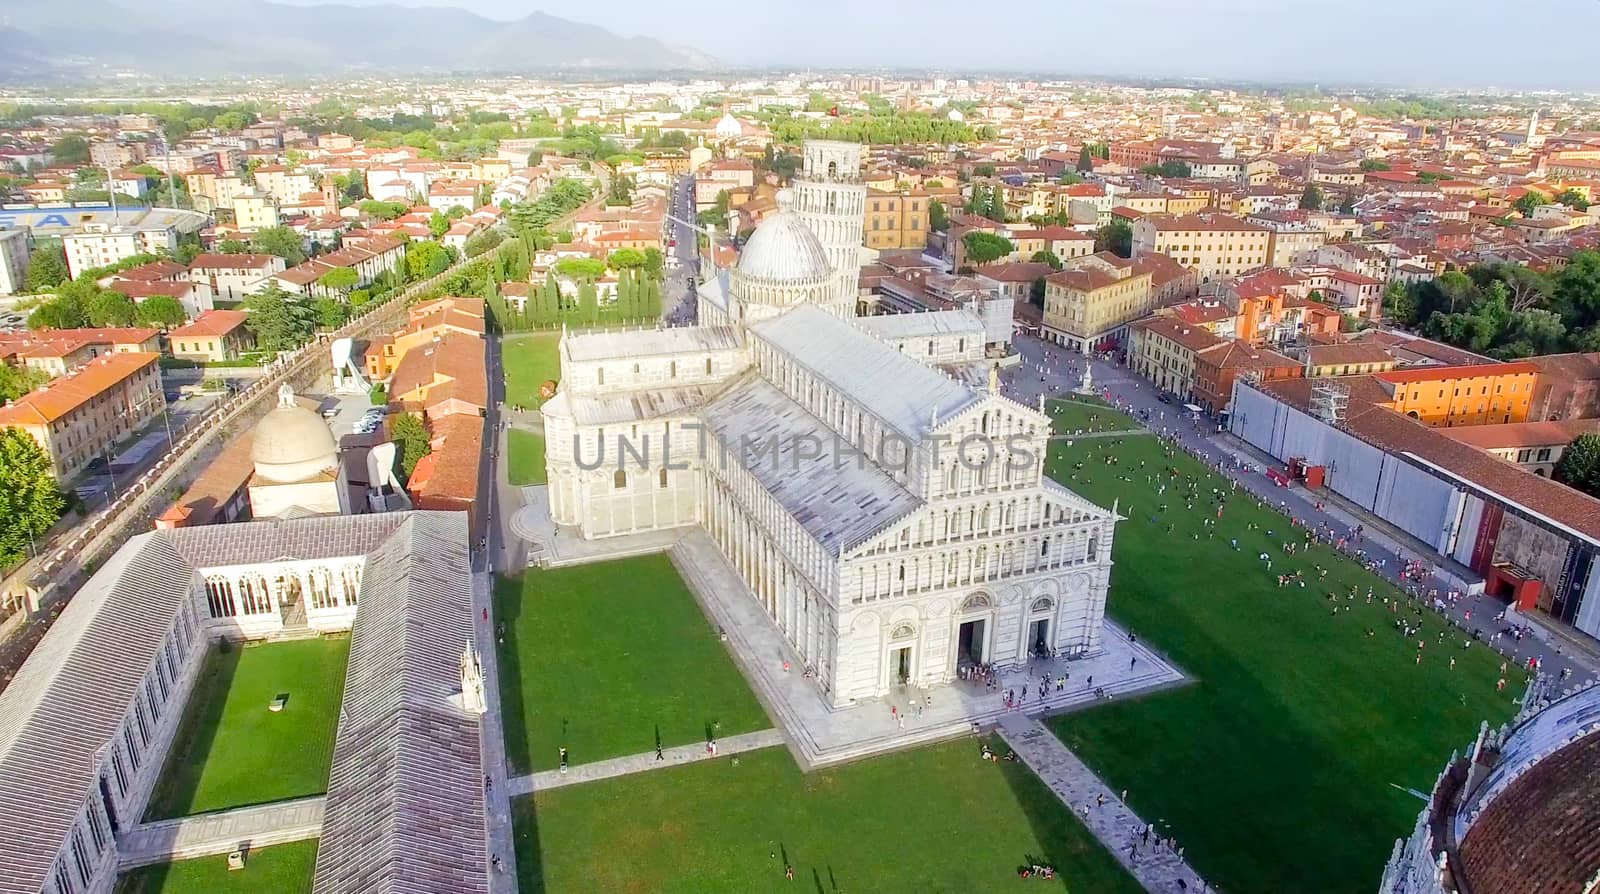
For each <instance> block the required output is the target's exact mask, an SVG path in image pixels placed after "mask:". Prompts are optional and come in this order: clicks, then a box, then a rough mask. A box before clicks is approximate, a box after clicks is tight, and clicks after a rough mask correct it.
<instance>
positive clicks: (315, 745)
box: [145, 636, 350, 820]
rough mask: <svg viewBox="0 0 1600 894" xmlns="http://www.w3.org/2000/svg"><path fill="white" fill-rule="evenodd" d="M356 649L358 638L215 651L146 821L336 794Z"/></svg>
mask: <svg viewBox="0 0 1600 894" xmlns="http://www.w3.org/2000/svg"><path fill="white" fill-rule="evenodd" d="M349 655H350V638H349V637H348V636H344V637H329V638H319V639H304V640H293V641H290V642H281V643H260V644H256V645H249V646H244V647H240V646H239V645H237V644H235V645H232V646H230V647H229V649H228V651H226V652H223V651H221V650H220V649H216V648H213V650H212V652H211V654H210V655H208V656H207V657H206V661H207V664H206V667H205V668H204V669H203V671H202V673H201V676H200V679H199V681H198V682H196V683H195V690H194V694H193V695H192V696H191V698H190V699H189V704H188V706H187V708H186V709H185V711H184V715H183V720H182V723H181V725H180V726H179V728H178V733H177V737H176V738H175V739H174V741H173V746H172V751H171V755H170V756H169V758H168V760H167V765H166V766H165V767H164V768H163V770H162V774H161V780H160V781H159V782H158V783H156V789H155V792H154V793H153V794H152V795H151V798H150V807H149V809H148V810H147V811H146V817H145V818H146V820H157V819H168V818H170V817H174V816H189V815H191V814H195V813H207V812H210V811H213V810H226V809H229V808H233V807H246V806H249V805H252V804H265V803H268V802H271V801H282V800H286V799H289V798H303V797H306V796H308V795H318V794H322V793H323V792H325V791H327V789H328V765H329V762H330V761H331V760H332V757H333V736H334V729H335V726H336V724H337V723H338V717H339V703H340V699H341V696H342V695H343V693H344V670H345V661H346V660H347V659H348V658H349ZM278 693H288V694H289V700H288V702H287V703H286V704H285V705H284V708H283V710H282V711H276V712H275V711H269V710H267V705H268V703H269V702H271V701H272V700H273V698H274V697H275V696H277V694H278Z"/></svg>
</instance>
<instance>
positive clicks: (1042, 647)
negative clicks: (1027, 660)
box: [1028, 618, 1050, 655]
mask: <svg viewBox="0 0 1600 894" xmlns="http://www.w3.org/2000/svg"><path fill="white" fill-rule="evenodd" d="M1031 633H1032V635H1031V636H1029V637H1028V651H1029V652H1030V653H1031V654H1033V655H1048V654H1050V619H1049V618H1040V619H1039V620H1037V621H1034V622H1033V625H1032V629H1031Z"/></svg>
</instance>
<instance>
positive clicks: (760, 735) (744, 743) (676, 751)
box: [506, 729, 783, 796]
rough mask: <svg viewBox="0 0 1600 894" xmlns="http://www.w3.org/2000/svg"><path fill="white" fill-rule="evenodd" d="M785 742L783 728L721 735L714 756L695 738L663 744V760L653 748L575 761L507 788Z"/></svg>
mask: <svg viewBox="0 0 1600 894" xmlns="http://www.w3.org/2000/svg"><path fill="white" fill-rule="evenodd" d="M782 744H783V733H782V732H780V731H779V730H776V729H764V730H761V731H760V732H755V733H744V734H743V735H738V736H729V737H728V738H726V739H718V740H717V753H716V755H714V756H713V755H711V754H709V753H708V752H707V751H706V746H705V743H704V742H696V743H694V744H693V745H679V746H676V747H673V748H663V749H662V750H661V758H662V759H661V760H656V754H655V752H654V751H644V752H640V753H639V754H630V755H628V756H627V757H616V758H612V759H611V760H606V761H595V762H593V763H588V764H574V765H571V766H569V767H567V772H565V773H563V772H561V771H560V770H544V771H542V772H539V773H534V774H531V775H528V776H518V777H515V778H514V779H510V780H507V782H506V790H507V792H508V793H509V794H511V795H514V796H515V795H527V794H532V793H533V792H542V791H545V790H547V789H552V788H561V787H563V786H568V785H578V784H579V783H583V782H594V781H595V780H598V779H611V778H612V777H615V776H629V775H632V774H634V773H648V772H650V771H651V770H664V769H666V768H668V767H677V766H682V765H683V764H692V763H696V762H698V761H704V760H711V759H713V757H719V758H721V757H727V756H729V755H733V754H743V753H744V752H746V751H755V750H757V749H760V748H772V747H773V746H776V745H782Z"/></svg>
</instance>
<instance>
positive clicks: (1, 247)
mask: <svg viewBox="0 0 1600 894" xmlns="http://www.w3.org/2000/svg"><path fill="white" fill-rule="evenodd" d="M28 232H29V231H28V228H27V227H11V228H5V229H0V295H11V294H14V293H16V292H19V291H21V290H22V286H23V283H24V282H25V281H26V280H27V278H28V257H29V248H28V243H29V241H30V240H29V239H28Z"/></svg>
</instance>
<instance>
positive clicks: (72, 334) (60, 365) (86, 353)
mask: <svg viewBox="0 0 1600 894" xmlns="http://www.w3.org/2000/svg"><path fill="white" fill-rule="evenodd" d="M137 352H146V353H152V354H159V353H160V352H161V330H159V329H146V328H131V327H130V328H107V329H43V330H40V331H38V332H16V333H10V332H7V333H0V363H9V364H11V365H12V366H25V367H28V368H30V369H37V370H40V371H42V372H45V373H48V374H49V375H50V376H51V377H52V378H54V377H57V376H64V375H66V374H67V372H68V371H69V370H72V369H76V368H78V367H80V366H83V365H84V364H86V363H88V362H89V361H91V360H93V359H94V358H96V357H99V356H102V355H105V354H127V353H137Z"/></svg>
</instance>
